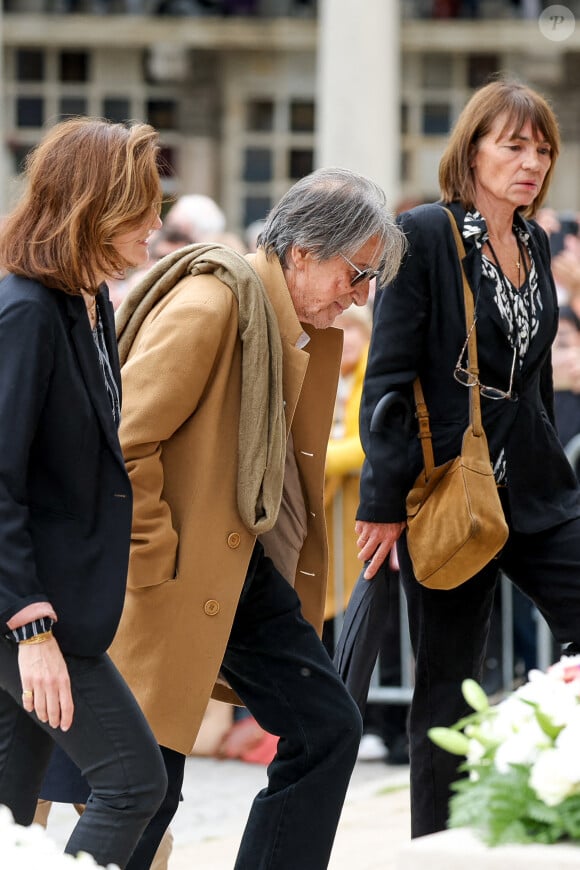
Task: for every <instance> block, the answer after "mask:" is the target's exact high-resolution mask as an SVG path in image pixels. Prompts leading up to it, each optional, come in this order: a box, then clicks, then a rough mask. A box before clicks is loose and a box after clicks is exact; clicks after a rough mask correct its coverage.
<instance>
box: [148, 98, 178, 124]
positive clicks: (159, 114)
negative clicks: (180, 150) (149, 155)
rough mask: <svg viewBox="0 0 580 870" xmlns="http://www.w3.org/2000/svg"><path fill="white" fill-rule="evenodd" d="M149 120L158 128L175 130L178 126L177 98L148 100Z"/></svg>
mask: <svg viewBox="0 0 580 870" xmlns="http://www.w3.org/2000/svg"><path fill="white" fill-rule="evenodd" d="M147 122H148V123H149V124H151V126H152V127H155V128H156V129H157V130H175V129H176V128H177V103H176V102H175V100H147Z"/></svg>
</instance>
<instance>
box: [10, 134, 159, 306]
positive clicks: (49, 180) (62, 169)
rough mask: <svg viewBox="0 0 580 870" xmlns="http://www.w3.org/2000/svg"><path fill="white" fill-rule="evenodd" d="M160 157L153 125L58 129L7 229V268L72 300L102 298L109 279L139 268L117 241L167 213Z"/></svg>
mask: <svg viewBox="0 0 580 870" xmlns="http://www.w3.org/2000/svg"><path fill="white" fill-rule="evenodd" d="M158 154H159V144H158V134H157V132H156V131H155V130H154V129H153V127H150V126H149V125H148V124H140V123H135V124H131V125H125V124H114V123H111V122H109V121H106V120H103V119H100V118H85V117H83V118H71V119H70V120H67V121H62V122H61V123H59V124H56V125H55V126H54V127H52V129H50V130H49V131H48V133H47V134H46V135H45V136H44V138H43V139H42V141H41V142H40V143H39V144H38V146H37V147H36V148H34V149H33V151H31V152H30V153H29V155H28V157H27V160H26V167H25V177H26V180H27V187H26V191H25V194H24V196H23V197H22V199H21V201H20V202H19V203H18V205H17V206H16V207H15V209H14V210H13V211H12V212H11V213H10V214H9V215H8V216H7V217H6V218H5V220H4V221H3V222H2V226H1V228H0V265H1V266H2V267H3V268H4V269H5V270H6V271H8V272H12V273H14V274H17V275H24V276H26V277H28V278H35V279H36V280H38V281H40V282H41V283H42V284H44V285H45V286H47V287H52V288H55V289H57V290H63V291H65V292H66V293H72V294H76V293H79V292H80V290H81V289H84V290H87V291H88V292H90V293H96V292H97V289H98V284H99V281H100V280H102V276H103V275H104V276H106V277H113V276H117V275H119V274H122V273H123V271H124V270H125V269H126V268H128V266H130V265H131V264H130V263H128V262H127V261H126V260H125V259H124V258H123V257H121V255H120V254H119V253H118V252H117V251H116V250H115V248H114V247H113V242H114V239H115V237H116V236H117V235H118V234H119V233H124V232H127V231H130V230H131V229H132V228H133V227H137V226H139V225H140V224H141V223H142V222H143V221H144V220H145V219H146V217H147V214H148V213H150V212H151V211H152V210H155V211H156V212H157V213H159V210H160V207H161V196H162V194H161V183H160V178H159V170H158Z"/></svg>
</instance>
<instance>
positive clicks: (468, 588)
mask: <svg viewBox="0 0 580 870" xmlns="http://www.w3.org/2000/svg"><path fill="white" fill-rule="evenodd" d="M558 150H559V134H558V128H557V123H556V119H555V117H554V115H553V113H552V111H551V109H550V107H549V106H548V105H547V103H546V102H545V101H544V99H543V98H542V97H541V96H540V95H538V94H537V93H535V92H534V91H532V90H530V89H529V88H527V87H524V86H523V85H521V84H519V83H517V82H510V81H506V80H497V81H494V82H492V83H491V84H488V85H486V86H485V87H484V88H482V89H481V90H479V91H478V92H476V93H475V94H474V96H473V97H472V98H471V100H470V101H469V103H468V104H467V106H466V107H465V108H464V110H463V112H462V113H461V115H460V117H459V119H458V122H457V125H456V127H455V129H454V131H453V133H452V134H451V137H450V141H449V144H448V146H447V149H446V151H445V153H444V155H443V158H442V161H441V164H440V173H439V180H440V186H441V192H442V203H436V204H430V205H424V206H419V207H417V208H415V209H412V210H411V211H410V212H407V213H406V214H404V215H402V217H401V219H400V222H401V226H402V227H403V229H404V231H405V233H406V236H407V239H408V243H409V247H408V252H407V255H406V258H405V260H404V263H403V266H402V268H401V271H400V273H399V275H398V277H397V278H396V280H395V281H394V282H393V283H392V284H391V285H389V286H388V287H386V288H385V289H384V290H383V291H382V293H381V294H380V298H379V301H378V304H377V307H376V313H375V326H374V330H373V337H372V343H371V350H370V356H369V363H368V369H367V374H366V379H365V386H364V393H363V404H362V410H361V428H362V432H361V437H362V442H363V446H364V449H365V453H366V461H365V465H364V468H363V473H362V480H361V504H360V508H359V512H358V522H357V533H358V536H359V537H358V542H359V546H360V558H361V559H363V560H364V561H369V564H368V565H367V566H366V570H365V574H364V576H365V578H367V579H370V578H372V577H374V576H375V574H376V572H377V571H378V569H379V567H380V566H381V565H382V563H383V561H384V560H385V557H386V555H387V553H388V552H389V551H390V549H391V547H392V546H393V544H394V543H395V541H397V539H398V552H399V560H400V566H401V576H402V579H403V584H404V588H405V591H406V595H407V600H408V604H409V618H410V626H411V639H412V644H413V649H414V653H415V657H416V679H415V691H414V698H413V702H412V709H411V717H410V749H411V786H412V794H411V801H412V832H413V835H414V836H420V835H423V834H428V833H431V832H433V831H437V830H439V829H441V828H444V827H445V824H446V820H447V811H448V799H449V784H450V782H452V781H453V780H454V779H456V778H457V771H456V760H455V759H454V757H453V756H452V755H449V754H448V753H445V752H443V750H439V749H437V748H436V747H435V746H434V745H433V744H432V743H431V741H430V740H429V738H428V737H427V730H428V729H429V728H430V727H431V726H436V725H450V724H452V723H453V722H455V721H456V720H457V719H458V718H459V717H460V716H462V715H464V714H465V713H466V707H465V702H464V701H463V698H462V696H461V691H460V686H461V682H462V680H463V679H465V678H466V677H474V678H475V679H478V678H480V675H481V669H482V663H483V657H484V653H485V646H486V640H487V633H488V628H489V620H490V614H491V607H492V601H493V595H494V589H495V585H496V581H497V577H498V571H499V569H500V568H501V569H502V570H503V571H504V572H505V573H506V574H507V575H508V576H509V577H510V578H511V579H512V581H513V582H514V583H515V584H516V585H517V586H519V587H520V589H522V590H523V591H524V592H525V593H526V594H527V595H528V596H529V597H530V598H531V599H532V600H533V601H534V602H535V603H536V604H537V606H538V607H539V609H540V610H541V611H542V613H543V614H544V616H545V617H546V619H547V620H548V622H549V624H550V627H551V629H552V631H553V633H554V635H555V637H556V639H557V640H558V642H559V643H561V644H563V645H564V644H576V645H577V644H578V642H579V641H580V518H579V517H580V492H579V490H578V485H577V483H576V480H575V476H574V473H573V471H572V469H571V467H570V465H569V463H568V461H567V459H566V456H565V455H564V452H563V450H562V447H561V445H560V442H559V440H558V437H557V434H556V431H555V428H554V414H553V390H552V380H551V363H550V347H551V344H552V341H553V339H554V336H555V334H556V327H557V318H558V312H557V302H556V294H555V289H554V284H553V281H552V277H551V272H550V253H549V247H548V241H547V238H546V236H545V234H544V232H543V230H541V229H540V227H539V226H538V225H537V224H536V223H534V221H533V220H530V218H531V217H532V215H533V214H534V213H535V211H536V209H538V208H539V207H540V206H541V204H542V202H543V200H544V198H545V196H546V193H547V190H548V185H549V182H550V178H551V175H552V172H553V169H554V164H555V161H556V158H557V156H558ZM442 205H447V206H448V207H449V208H450V209H451V211H452V213H453V216H454V218H455V221H456V223H457V225H458V228H459V231H460V232H461V233H462V236H463V241H464V244H465V250H466V257H465V260H464V267H465V271H466V274H467V278H468V280H469V283H470V286H471V290H472V292H473V296H474V304H475V317H476V324H477V327H476V328H477V348H478V355H479V368H480V371H479V377H478V380H477V381H476V383H475V384H473V379H472V380H471V381H470V380H469V373H468V372H466V371H465V369H466V340H467V336H466V327H465V312H464V302H463V287H462V280H461V272H460V267H459V259H458V254H457V250H456V246H455V243H454V239H453V235H452V229H451V225H450V223H449V220H448V216H447V214H446V213H445V212H444V210H443V208H442V207H441V206H442ZM417 376H419V377H420V379H421V383H422V387H423V391H424V394H425V399H426V403H427V408H428V410H429V415H430V422H431V430H432V434H433V447H434V452H435V461H436V464H442V463H444V462H446V461H447V460H448V459H450V458H451V457H455V456H457V455H458V454H459V453H460V450H461V439H462V435H463V432H464V430H465V428H466V426H467V424H468V414H469V394H468V391H469V389H479V390H480V394H481V408H482V415H483V424H484V429H485V432H486V435H487V439H488V442H489V448H490V456H491V461H492V464H493V467H494V472H495V477H496V482H497V484H498V486H499V487H500V495H501V499H502V503H503V507H504V510H505V514H506V519H507V521H508V525H509V529H510V535H509V539H508V542H507V544H506V545H505V547H504V549H503V550H502V552H501V553H500V555H499V557H498V558H496V559H494V560H493V561H492V562H491V563H489V564H488V565H487V566H486V567H485V568H484V569H483V570H482V571H480V572H479V573H478V574H477V575H476V576H474V577H473V578H471V579H470V580H469V581H468V582H467V583H465V584H464V585H462V586H460V587H458V588H456V589H454V590H451V591H433V590H430V589H426V588H423V587H421V586H420V585H419V584H418V583H417V581H416V580H415V578H414V575H413V567H412V564H411V561H410V558H409V554H408V551H407V547H406V541H405V535H404V534H402V533H403V532H404V528H405V517H406V514H405V498H406V495H407V493H408V491H409V489H410V488H411V486H412V484H413V481H414V480H415V478H416V477H417V475H418V473H419V471H420V469H421V466H422V457H421V449H420V445H419V441H418V438H417V437H416V436H417V431H416V428H415V427H411V432H409V431H408V428H405V427H404V426H403V425H399V424H398V423H397V422H396V421H394V420H393V421H392V422H391V424H390V425H387V426H386V427H385V428H384V429H383V430H382V431H380V432H375V431H371V429H370V421H371V417H372V414H373V411H374V409H375V407H376V405H377V403H378V402H379V400H380V399H381V397H382V396H383V395H385V394H386V393H389V392H390V391H396V392H399V393H402V394H403V395H404V396H406V397H407V399H408V401H409V402H410V403H412V401H413V391H412V384H413V381H414V379H415V378H416V377H417ZM470 384H471V385H470ZM399 536H400V537H399Z"/></svg>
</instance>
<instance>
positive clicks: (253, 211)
mask: <svg viewBox="0 0 580 870" xmlns="http://www.w3.org/2000/svg"><path fill="white" fill-rule="evenodd" d="M271 208H272V201H271V199H270V198H269V197H268V196H246V197H244V226H245V227H247V226H249V225H250V224H252V223H254V221H260V220H264V218H265V217H266V216H267V214H268V212H269V211H270V209H271Z"/></svg>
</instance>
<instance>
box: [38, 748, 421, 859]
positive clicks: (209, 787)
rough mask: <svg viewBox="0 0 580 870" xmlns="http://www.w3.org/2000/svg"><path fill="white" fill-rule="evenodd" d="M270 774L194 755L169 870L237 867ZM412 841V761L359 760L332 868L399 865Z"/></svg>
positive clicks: (56, 815)
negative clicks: (256, 801)
mask: <svg viewBox="0 0 580 870" xmlns="http://www.w3.org/2000/svg"><path fill="white" fill-rule="evenodd" d="M265 780H266V774H265V768H264V767H261V766H259V765H253V764H245V763H243V762H240V761H217V760H215V759H210V758H188V759H187V764H186V775H185V783H184V788H183V795H184V802H183V803H182V804H181V806H180V808H179V811H178V813H177V815H176V817H175V819H174V821H173V824H172V826H171V827H172V831H173V834H174V838H175V842H174V849H173V853H172V856H171V859H170V862H169V870H231V868H232V867H233V865H234V860H235V855H236V852H237V846H238V842H239V839H240V836H241V833H242V830H243V827H244V824H245V821H246V817H247V814H248V811H249V808H250V804H251V802H252V799H253V797H254V795H255V794H256V792H257V791H258V790H259V789H260V788H262V787H263V785H264V784H265ZM74 818H75V815H74V810H72V808H70V807H67V806H63V805H55V807H54V808H53V812H52V814H51V817H50V819H49V829H48V830H49V833H50V834H51V836H52V838H53V839H55V840H56V841H57V842H60V843H62V844H63V845H64V843H65V842H66V839H67V836H68V833H69V831H70V829H71V827H72V825H73V824H74ZM408 842H409V769H408V767H394V766H392V767H391V766H389V765H387V764H384V763H383V762H358V764H357V765H356V768H355V771H354V774H353V777H352V780H351V784H350V788H349V791H348V795H347V800H346V803H345V807H344V811H343V814H342V818H341V822H340V826H339V829H338V833H337V837H336V841H335V846H334V850H333V854H332V858H331V861H330V865H329V870H397V860H396V855H397V849H398V847H400V846H402V845H404V844H406V843H408ZM297 870H300V868H297Z"/></svg>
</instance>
